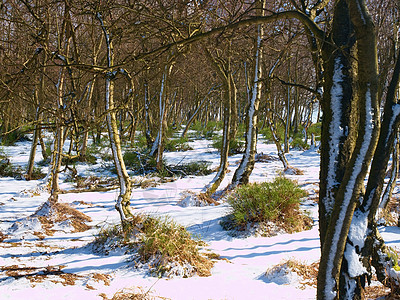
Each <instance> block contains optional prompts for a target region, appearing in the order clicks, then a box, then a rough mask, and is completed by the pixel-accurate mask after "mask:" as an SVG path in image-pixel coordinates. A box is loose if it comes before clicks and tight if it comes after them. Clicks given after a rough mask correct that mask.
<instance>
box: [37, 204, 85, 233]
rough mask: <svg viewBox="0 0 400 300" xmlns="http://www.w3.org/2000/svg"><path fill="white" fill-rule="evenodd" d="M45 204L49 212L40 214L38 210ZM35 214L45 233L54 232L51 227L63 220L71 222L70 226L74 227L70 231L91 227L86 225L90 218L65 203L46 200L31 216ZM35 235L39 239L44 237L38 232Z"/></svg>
mask: <svg viewBox="0 0 400 300" xmlns="http://www.w3.org/2000/svg"><path fill="white" fill-rule="evenodd" d="M45 205H47V206H49V208H48V211H49V214H48V215H40V213H39V212H40V211H41V209H42V208H43V207H44V206H45ZM35 216H36V217H37V218H38V219H39V221H40V222H41V223H42V227H43V229H44V230H45V233H46V234H47V235H53V234H54V232H55V231H56V230H53V229H52V228H53V226H54V224H55V223H60V222H64V221H69V222H70V223H71V226H72V227H73V228H74V230H73V231H72V232H83V231H86V230H88V229H90V228H91V226H89V225H87V224H86V222H91V221H92V219H91V218H90V217H89V216H87V215H85V214H84V213H82V212H80V211H78V210H77V209H75V208H73V207H71V206H69V205H68V204H66V203H59V202H55V201H51V200H48V201H47V202H45V203H44V204H43V205H42V206H41V207H40V208H39V209H38V211H37V212H36V213H35V214H34V215H33V217H35ZM36 235H37V236H38V237H39V238H40V239H43V238H44V237H43V236H42V235H41V234H40V233H37V234H36Z"/></svg>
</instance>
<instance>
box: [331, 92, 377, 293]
mask: <svg viewBox="0 0 400 300" xmlns="http://www.w3.org/2000/svg"><path fill="white" fill-rule="evenodd" d="M365 96H366V97H365V118H366V120H365V129H364V137H363V140H362V144H361V148H360V150H359V153H358V154H357V157H356V161H355V163H354V168H353V172H352V173H351V176H350V179H349V181H348V182H347V186H346V188H345V192H344V196H343V202H342V205H341V210H340V212H339V217H338V220H337V222H336V225H335V231H334V235H333V241H332V247H331V251H330V253H329V257H328V263H327V268H326V270H327V271H326V272H327V274H326V278H328V279H327V284H329V287H328V288H326V289H325V290H326V293H327V294H325V296H326V299H333V298H334V297H335V295H334V294H332V293H330V291H333V290H334V289H333V287H334V286H335V284H336V283H335V280H334V279H333V278H332V276H331V275H330V274H331V272H332V270H333V267H334V265H333V264H334V258H335V255H336V249H337V244H338V242H339V238H340V234H341V231H342V228H343V224H344V220H345V218H346V213H347V208H348V207H349V205H350V201H351V199H352V196H353V192H354V188H355V185H356V180H357V178H358V176H359V175H360V173H361V171H362V168H363V167H364V162H365V157H366V155H367V152H368V150H369V149H370V146H371V145H370V144H371V139H372V132H373V128H374V123H373V107H372V100H371V91H370V89H369V88H368V89H367V92H366V95H365ZM356 222H357V221H356ZM360 224H363V223H361V222H360ZM360 224H358V222H357V224H356V225H360ZM363 228H365V226H364V227H363ZM365 230H366V229H365ZM353 232H354V231H353ZM358 242H359V243H362V240H361V239H358ZM359 246H362V244H361V245H359ZM346 255H348V256H349V257H351V259H354V258H355V255H356V253H355V251H351V249H350V247H349V249H348V251H346ZM352 267H353V268H354V270H352V269H351V268H352ZM362 268H363V267H362V265H361V264H356V263H354V264H352V265H350V266H349V274H352V273H354V274H357V273H359V272H361V271H362ZM329 279H331V280H329ZM328 293H329V294H328Z"/></svg>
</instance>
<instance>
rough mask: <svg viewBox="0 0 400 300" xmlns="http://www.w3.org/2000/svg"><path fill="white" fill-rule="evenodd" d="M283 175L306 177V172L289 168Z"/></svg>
mask: <svg viewBox="0 0 400 300" xmlns="http://www.w3.org/2000/svg"><path fill="white" fill-rule="evenodd" d="M283 173H284V174H285V175H304V171H303V170H300V169H298V168H295V167H290V166H289V167H287V168H286V169H285V170H283Z"/></svg>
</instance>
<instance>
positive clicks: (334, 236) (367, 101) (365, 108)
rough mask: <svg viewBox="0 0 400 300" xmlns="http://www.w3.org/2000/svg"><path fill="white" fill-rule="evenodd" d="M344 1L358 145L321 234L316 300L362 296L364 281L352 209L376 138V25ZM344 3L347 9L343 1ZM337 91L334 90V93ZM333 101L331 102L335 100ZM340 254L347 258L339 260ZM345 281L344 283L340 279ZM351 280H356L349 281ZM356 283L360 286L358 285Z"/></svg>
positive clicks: (339, 65)
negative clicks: (354, 67) (353, 41)
mask: <svg viewBox="0 0 400 300" xmlns="http://www.w3.org/2000/svg"><path fill="white" fill-rule="evenodd" d="M339 2H340V1H339ZM348 3H349V6H348V11H349V12H350V18H351V23H352V24H353V26H354V29H355V33H356V38H357V58H358V90H357V96H358V99H359V115H358V120H359V127H358V136H357V141H356V145H355V148H354V151H353V153H352V155H351V158H350V161H349V163H348V165H347V168H346V170H345V173H344V176H343V180H342V181H341V182H340V186H339V189H338V191H337V193H336V195H335V199H334V205H333V209H332V213H331V215H330V220H329V224H330V225H329V226H328V228H327V230H326V234H325V236H324V242H323V246H322V254H321V261H320V269H319V273H318V285H317V298H318V299H337V298H343V299H352V298H353V297H356V298H358V297H359V296H362V290H363V282H361V281H360V280H357V279H359V278H360V277H359V276H361V275H363V273H364V268H363V266H362V264H361V263H360V262H357V259H356V258H355V257H354V255H355V254H356V247H360V248H362V247H363V244H364V240H363V239H362V238H361V239H360V236H359V235H360V231H363V230H366V229H367V228H366V226H365V225H366V222H365V221H366V215H365V214H359V215H357V214H356V215H354V212H355V209H356V205H357V203H359V199H360V196H362V193H363V190H364V179H365V176H366V174H367V171H368V166H369V164H370V162H371V159H372V155H373V153H374V151H375V147H376V143H377V141H378V134H379V125H380V121H379V104H378V97H377V92H378V89H377V79H378V73H377V69H378V68H377V56H376V40H375V29H374V25H373V22H372V20H371V17H370V15H369V14H368V13H367V11H366V10H365V3H362V2H361V1H359V0H349V1H348ZM342 8H343V9H344V10H345V11H346V10H347V5H345V6H343V7H342ZM360 8H361V9H360ZM336 17H337V16H336V15H335V18H336ZM342 31H343V28H342ZM342 70H343V62H342V60H339V59H338V58H335V71H334V74H333V76H332V78H333V86H335V84H338V83H339V82H340V79H339V80H338V78H337V76H336V75H338V74H339V73H340V72H342ZM340 77H342V76H340ZM342 78H343V77H342ZM325 92H326V91H325ZM332 94H333V93H332ZM342 95H343V93H340V94H339V96H340V97H339V98H338V100H341V98H342ZM336 96H337V94H336V95H334V97H332V98H335V97H336ZM331 100H332V103H333V105H334V101H335V100H334V99H331ZM332 108H334V109H335V111H336V112H337V111H340V107H332ZM333 122H334V121H333ZM337 130H339V129H337ZM353 215H354V217H353ZM352 220H353V226H357V227H358V231H357V232H354V231H350V234H349V230H350V225H351V223H352ZM364 234H365V233H364ZM347 238H349V240H350V241H351V244H350V243H348V244H347V246H346V242H347ZM345 247H346V252H345ZM344 257H345V259H346V260H345V261H344V260H343V258H344ZM342 262H347V264H346V263H344V264H342ZM360 265H361V266H360ZM344 266H347V270H345V269H344V268H343V267H344ZM339 278H340V283H341V284H340V285H339ZM342 278H343V279H342ZM353 278H354V279H355V282H354V280H353ZM343 281H344V283H345V284H342V283H343ZM350 281H353V282H354V283H355V284H348V283H349V282H350ZM359 288H360V290H358V289H359Z"/></svg>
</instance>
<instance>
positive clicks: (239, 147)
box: [211, 137, 245, 155]
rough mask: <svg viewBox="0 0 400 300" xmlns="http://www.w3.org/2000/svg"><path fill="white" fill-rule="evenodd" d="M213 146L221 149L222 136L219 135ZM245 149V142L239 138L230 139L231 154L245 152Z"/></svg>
mask: <svg viewBox="0 0 400 300" xmlns="http://www.w3.org/2000/svg"><path fill="white" fill-rule="evenodd" d="M211 146H212V147H213V148H215V149H221V147H222V137H217V138H216V139H215V140H214V141H213V142H212V143H211ZM244 151H245V142H244V141H241V140H239V139H238V138H236V139H234V140H231V141H229V153H228V154H229V155H234V154H238V153H244Z"/></svg>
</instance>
